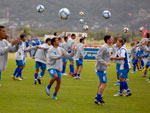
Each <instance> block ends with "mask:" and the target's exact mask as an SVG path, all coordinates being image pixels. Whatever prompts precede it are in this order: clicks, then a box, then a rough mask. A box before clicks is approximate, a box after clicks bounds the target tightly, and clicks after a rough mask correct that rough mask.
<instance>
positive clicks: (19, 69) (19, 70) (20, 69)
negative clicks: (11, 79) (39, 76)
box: [16, 68, 22, 78]
mask: <svg viewBox="0 0 150 113" xmlns="http://www.w3.org/2000/svg"><path fill="white" fill-rule="evenodd" d="M21 71H22V68H18V73H17V76H16V78H18V77H19V76H20V72H21Z"/></svg>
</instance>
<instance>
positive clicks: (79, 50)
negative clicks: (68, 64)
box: [74, 37, 85, 80]
mask: <svg viewBox="0 0 150 113" xmlns="http://www.w3.org/2000/svg"><path fill="white" fill-rule="evenodd" d="M84 40H85V38H84V37H83V38H81V39H80V43H79V44H78V45H77V47H76V54H75V58H76V66H77V67H76V70H75V76H74V79H79V80H80V79H81V78H80V73H81V71H82V67H83V57H84Z"/></svg>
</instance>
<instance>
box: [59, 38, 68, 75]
mask: <svg viewBox="0 0 150 113" xmlns="http://www.w3.org/2000/svg"><path fill="white" fill-rule="evenodd" d="M67 41H68V36H65V37H64V42H63V43H62V44H61V47H62V48H63V49H64V50H66V51H67ZM62 62H63V69H62V75H68V74H67V73H65V71H66V64H67V59H65V58H62Z"/></svg>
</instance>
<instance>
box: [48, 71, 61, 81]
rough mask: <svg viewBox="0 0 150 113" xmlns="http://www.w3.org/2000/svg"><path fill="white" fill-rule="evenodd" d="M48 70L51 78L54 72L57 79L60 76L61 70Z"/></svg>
mask: <svg viewBox="0 0 150 113" xmlns="http://www.w3.org/2000/svg"><path fill="white" fill-rule="evenodd" d="M48 72H49V74H50V76H51V77H52V78H53V76H54V75H55V74H57V75H58V78H59V79H61V78H62V75H61V72H59V71H57V70H56V69H49V70H48Z"/></svg>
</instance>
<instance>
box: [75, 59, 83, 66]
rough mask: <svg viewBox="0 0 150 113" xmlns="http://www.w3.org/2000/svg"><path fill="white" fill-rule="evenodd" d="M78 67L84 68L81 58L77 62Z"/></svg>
mask: <svg viewBox="0 0 150 113" xmlns="http://www.w3.org/2000/svg"><path fill="white" fill-rule="evenodd" d="M76 65H77V66H83V58H79V60H76Z"/></svg>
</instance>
